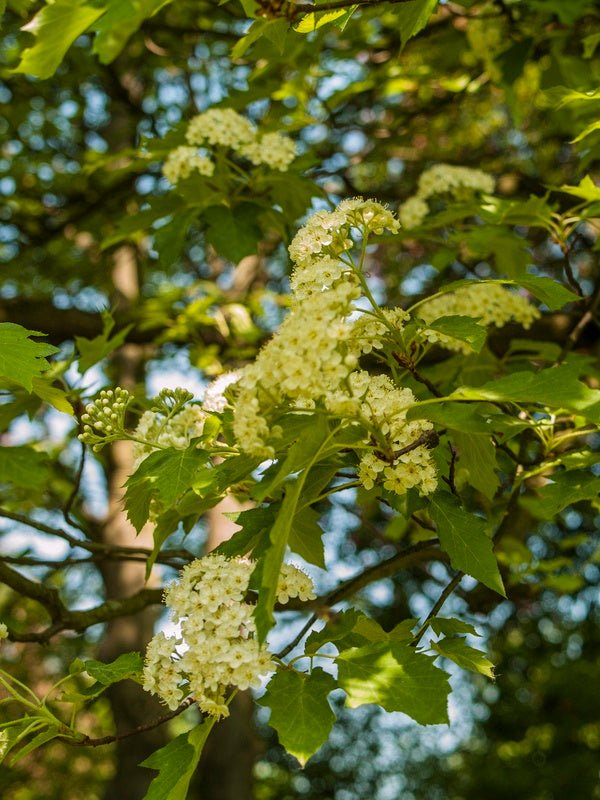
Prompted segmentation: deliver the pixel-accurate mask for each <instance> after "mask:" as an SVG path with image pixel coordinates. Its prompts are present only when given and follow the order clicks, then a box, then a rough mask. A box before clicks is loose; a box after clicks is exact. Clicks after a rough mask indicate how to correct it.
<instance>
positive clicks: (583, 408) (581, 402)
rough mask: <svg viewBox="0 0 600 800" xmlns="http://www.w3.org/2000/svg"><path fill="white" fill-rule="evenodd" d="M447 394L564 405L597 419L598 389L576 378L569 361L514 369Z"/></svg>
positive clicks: (555, 407)
mask: <svg viewBox="0 0 600 800" xmlns="http://www.w3.org/2000/svg"><path fill="white" fill-rule="evenodd" d="M450 397H452V398H456V399H464V400H500V401H504V400H508V401H512V402H515V403H539V404H541V405H545V406H548V407H549V408H554V409H557V408H565V409H567V410H568V411H574V412H576V413H580V414H581V415H582V416H584V417H586V419H589V420H590V421H591V422H596V423H598V422H600V391H597V390H595V389H590V388H588V387H587V386H586V385H585V384H584V383H581V381H578V380H575V377H574V375H573V369H572V367H571V366H569V365H568V364H562V365H561V366H560V367H551V368H549V369H543V370H540V371H539V372H514V373H513V374H512V375H507V376H506V377H504V378H499V379H498V380H496V381H490V382H489V383H485V384H484V385H483V386H479V387H473V388H471V387H468V386H465V387H461V388H460V389H457V390H456V391H455V392H453V393H452V394H451V395H450Z"/></svg>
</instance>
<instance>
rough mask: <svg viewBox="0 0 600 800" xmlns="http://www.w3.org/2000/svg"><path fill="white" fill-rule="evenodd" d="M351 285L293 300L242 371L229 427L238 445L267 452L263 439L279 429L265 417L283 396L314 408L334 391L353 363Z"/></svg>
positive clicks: (354, 290)
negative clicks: (280, 323)
mask: <svg viewBox="0 0 600 800" xmlns="http://www.w3.org/2000/svg"><path fill="white" fill-rule="evenodd" d="M359 295H360V292H359V290H358V289H357V287H356V285H355V284H354V283H353V282H351V281H348V282H340V283H338V284H337V285H336V286H335V288H332V289H330V290H329V291H327V292H321V293H320V294H311V295H310V296H308V297H306V298H305V299H303V300H300V301H298V302H296V303H295V304H294V306H293V309H292V311H291V313H290V314H289V316H288V317H287V318H286V319H285V321H284V322H283V324H282V325H281V327H280V329H279V330H278V332H277V334H276V335H275V336H274V337H273V339H271V341H270V342H269V343H268V344H267V345H265V347H263V349H262V350H261V351H260V353H259V354H258V356H257V358H256V360H255V361H254V363H253V364H250V365H249V366H248V367H246V368H245V369H244V370H243V372H242V377H241V378H240V380H239V383H238V386H239V393H238V396H237V399H236V405H235V411H234V423H233V429H234V433H235V436H236V440H237V442H238V444H239V445H240V447H241V448H242V449H243V450H246V451H247V452H249V453H253V454H255V455H257V456H262V457H264V458H270V457H271V456H272V455H273V453H274V450H273V448H272V447H270V446H268V445H267V444H266V440H267V439H269V438H270V437H272V436H277V434H278V432H279V431H280V429H278V428H277V427H276V426H274V427H272V428H271V426H270V425H269V421H268V417H269V416H270V413H271V412H272V411H273V410H275V409H276V407H277V406H278V405H281V404H283V402H284V400H288V401H292V403H293V405H294V406H295V407H296V408H313V407H314V404H315V401H317V400H320V399H323V398H324V397H325V395H327V394H328V393H329V392H331V391H334V390H335V389H336V388H337V387H338V386H339V385H340V384H341V383H343V382H344V381H345V380H346V379H347V378H348V376H349V374H350V372H351V370H352V368H353V367H354V366H356V363H357V361H356V357H355V356H354V355H353V354H352V352H351V351H350V350H349V347H348V341H349V339H350V335H351V331H352V326H351V324H350V323H349V322H348V321H347V318H348V316H349V314H350V312H351V310H352V301H353V300H355V299H356V298H357V297H358V296H359Z"/></svg>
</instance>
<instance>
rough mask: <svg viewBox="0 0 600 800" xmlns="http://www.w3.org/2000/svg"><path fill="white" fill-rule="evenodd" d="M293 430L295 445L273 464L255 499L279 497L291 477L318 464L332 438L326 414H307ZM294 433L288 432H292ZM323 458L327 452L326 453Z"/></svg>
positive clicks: (255, 494)
mask: <svg viewBox="0 0 600 800" xmlns="http://www.w3.org/2000/svg"><path fill="white" fill-rule="evenodd" d="M291 431H293V434H292V435H293V437H294V438H293V439H292V441H293V444H291V445H290V446H289V447H288V449H287V453H286V457H285V458H284V459H283V461H281V462H278V463H276V464H273V466H272V467H271V468H270V470H269V472H268V473H266V474H265V476H264V477H263V479H262V480H261V482H260V483H259V484H258V485H257V486H256V487H255V489H254V491H253V493H252V496H253V498H254V499H255V500H264V499H265V497H268V496H269V495H275V494H276V491H277V489H278V488H279V487H280V486H281V485H282V484H283V483H284V481H285V480H286V478H287V477H288V476H289V475H293V474H294V473H296V472H300V471H301V470H303V469H304V468H305V467H306V466H308V465H309V464H311V463H312V462H313V461H314V458H315V456H316V455H317V453H319V452H320V450H321V448H322V447H323V444H324V442H325V441H326V440H327V439H328V438H329V436H330V430H329V425H328V422H327V418H326V417H325V416H323V415H322V414H317V415H313V414H307V415H306V416H305V417H301V418H300V419H299V420H298V421H297V425H296V427H295V429H294V428H292V429H291ZM291 431H288V433H290V432H291ZM322 455H323V458H326V457H327V453H323V454H322Z"/></svg>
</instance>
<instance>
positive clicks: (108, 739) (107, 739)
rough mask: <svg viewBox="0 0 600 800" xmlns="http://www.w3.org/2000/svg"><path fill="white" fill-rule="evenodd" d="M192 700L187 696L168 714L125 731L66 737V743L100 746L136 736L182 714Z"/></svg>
mask: <svg viewBox="0 0 600 800" xmlns="http://www.w3.org/2000/svg"><path fill="white" fill-rule="evenodd" d="M194 702H195V700H194V698H193V697H188V698H187V700H184V701H183V703H182V704H181V705H180V706H178V707H177V708H176V709H175V710H174V711H169V713H168V714H164V715H163V716H162V717H158V718H157V719H154V720H152V722H147V723H146V724H145V725H138V727H137V728H134V729H133V730H131V731H125V733H118V734H115V735H114V736H101V737H99V738H97V739H93V738H92V737H90V736H85V737H84V738H83V739H78V740H76V739H66V743H67V744H70V745H73V747H101V746H102V745H105V744H113V742H120V741H121V739H128V738H129V737H130V736H137V735H138V734H140V733H145V732H146V731H151V730H152V729H153V728H158V727H159V725H164V724H165V722H168V721H169V720H170V719H173V718H174V717H178V716H179V714H182V713H183V712H184V711H185V710H186V709H188V708H189V707H190V706H191V705H193V703H194Z"/></svg>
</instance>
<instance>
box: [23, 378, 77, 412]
mask: <svg viewBox="0 0 600 800" xmlns="http://www.w3.org/2000/svg"><path fill="white" fill-rule="evenodd" d="M31 387H32V389H33V393H34V394H36V395H37V396H38V397H39V398H40V399H41V400H44V401H45V402H46V403H50V405H51V406H54V408H55V409H56V410H57V411H62V413H63V414H70V415H71V416H73V414H74V413H75V412H74V411H73V406H72V405H71V403H70V402H69V400H68V395H67V393H66V392H64V391H63V390H62V389H57V387H56V386H53V385H52V382H51V381H50V380H47V379H46V378H33V379H32V381H31Z"/></svg>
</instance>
